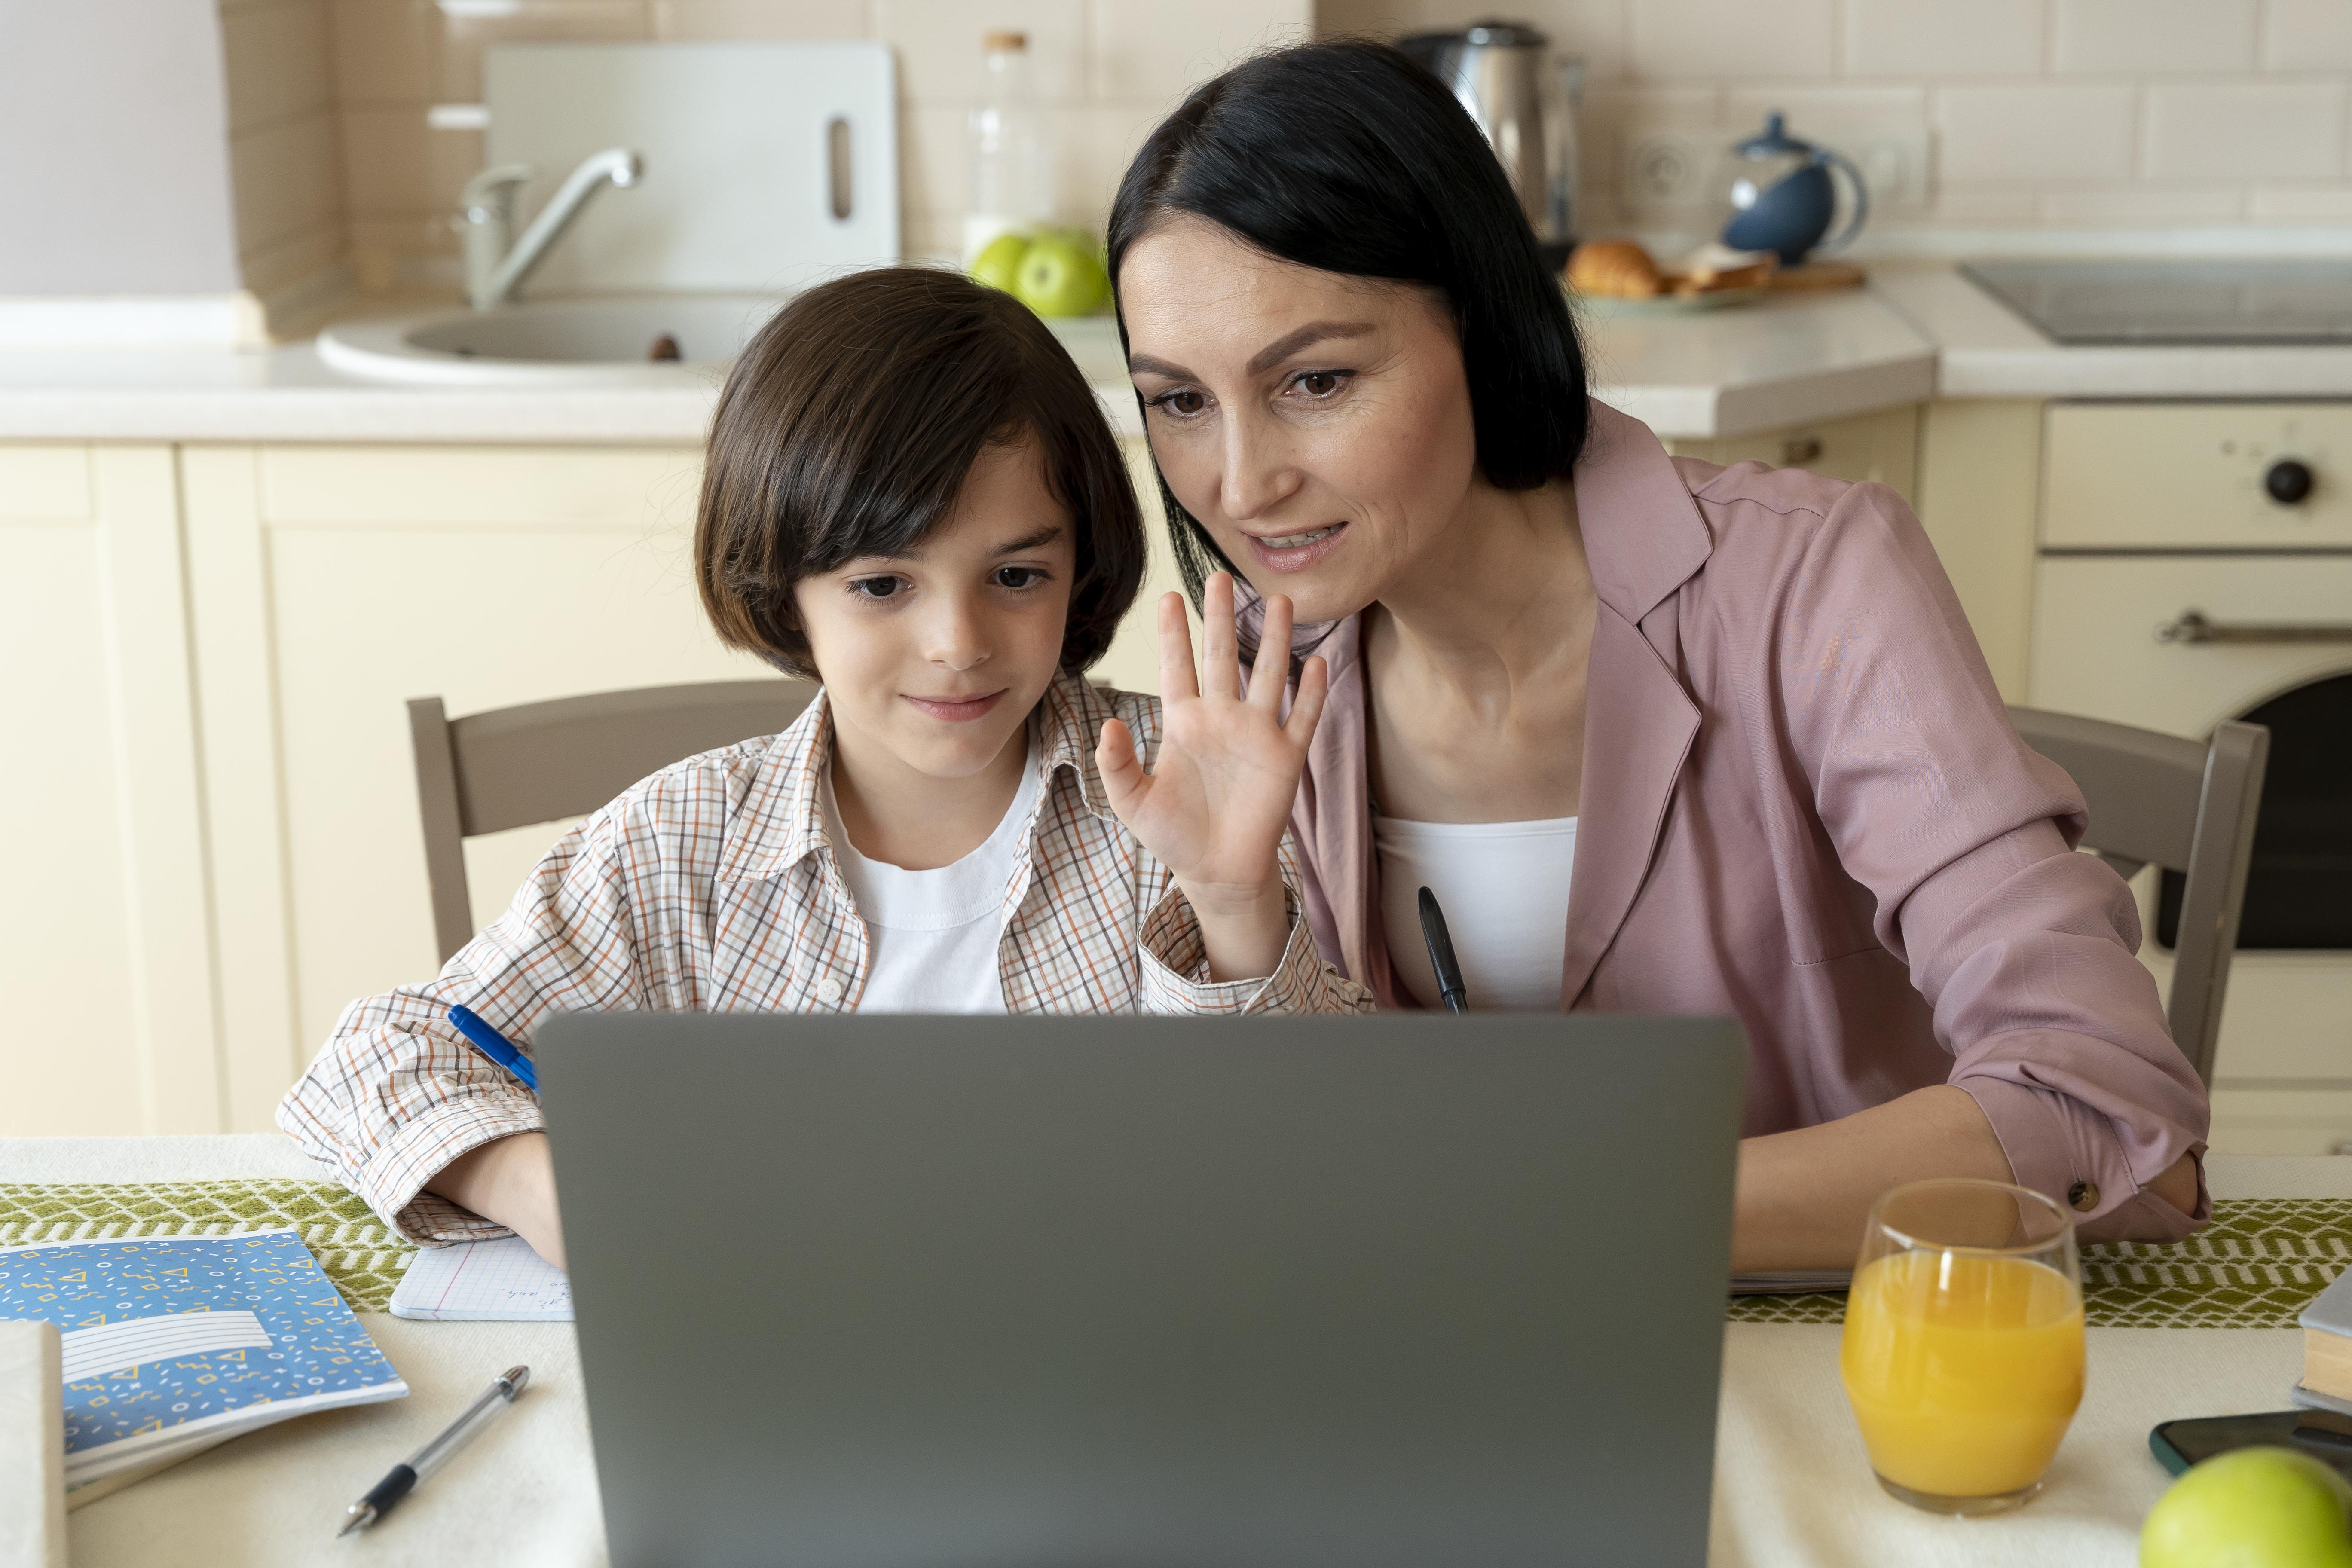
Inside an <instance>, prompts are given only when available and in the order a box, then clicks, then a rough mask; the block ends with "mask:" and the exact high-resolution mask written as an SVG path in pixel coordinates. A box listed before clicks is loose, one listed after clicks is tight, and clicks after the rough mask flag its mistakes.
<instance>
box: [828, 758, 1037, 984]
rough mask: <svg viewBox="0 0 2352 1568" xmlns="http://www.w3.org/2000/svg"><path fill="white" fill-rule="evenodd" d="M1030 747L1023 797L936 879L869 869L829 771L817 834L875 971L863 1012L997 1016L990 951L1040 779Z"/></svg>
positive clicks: (876, 866) (882, 864)
mask: <svg viewBox="0 0 2352 1568" xmlns="http://www.w3.org/2000/svg"><path fill="white" fill-rule="evenodd" d="M1039 762H1040V756H1039V752H1038V749H1037V738H1036V737H1035V736H1034V734H1033V735H1032V736H1031V737H1030V738H1029V761H1028V763H1027V765H1026V767H1025V769H1024V772H1023V773H1022V775H1021V788H1020V789H1019V791H1017V792H1016V793H1015V794H1014V795H1013V804H1012V805H1010V806H1008V807H1006V808H1005V812H1004V820H1003V821H1002V822H999V823H998V824H997V825H996V831H995V832H993V833H991V834H990V835H989V836H988V837H987V839H986V841H985V842H983V843H982V845H981V846H980V847H979V848H977V849H974V850H973V851H972V852H971V854H969V855H967V856H965V857H964V858H962V859H961V860H958V861H956V862H955V863H954V864H953V865H950V866H941V867H940V868H938V869H937V870H931V871H909V870H908V869H907V868H904V867H902V866H893V865H890V864H889V863H887V861H882V860H869V859H867V858H866V857H865V856H863V855H860V854H859V853H858V852H857V847H856V845H854V844H852V843H850V841H849V834H848V831H847V830H846V829H845V828H844V827H843V826H842V825H841V807H840V806H839V805H837V804H836V803H835V800H834V795H833V770H832V768H831V767H827V768H826V769H825V770H824V780H823V783H822V785H821V788H820V793H821V794H822V795H823V796H824V830H825V834H826V836H827V837H829V838H831V839H832V841H833V854H834V859H835V861H836V862H837V863H838V864H839V865H840V867H841V879H842V880H843V881H845V882H846V883H848V884H849V896H850V897H851V898H852V899H854V900H856V903H857V912H858V914H859V916H860V917H861V918H863V919H864V921H866V941H867V942H868V943H869V945H870V956H871V959H872V962H871V963H870V964H869V965H868V966H867V969H866V990H865V993H864V994H862V995H861V996H859V998H858V1000H857V1010H858V1011H859V1012H861V1013H1002V1012H1003V1011H1004V983H1003V978H1002V976H1001V975H1000V973H999V972H998V969H997V947H998V945H999V943H1000V942H1003V936H1004V891H1005V889H1006V888H1007V887H1008V886H1010V885H1011V883H1012V881H1013V869H1014V867H1015V863H1016V858H1017V857H1018V856H1019V854H1020V851H1021V834H1022V830H1023V829H1024V828H1025V827H1026V826H1028V825H1029V816H1030V813H1031V810H1032V808H1033V807H1034V805H1035V804H1036V800H1037V792H1038V789H1039V787H1040V784H1041V780H1042V775H1043V772H1044V770H1043V769H1042V768H1041V767H1040V765H1039Z"/></svg>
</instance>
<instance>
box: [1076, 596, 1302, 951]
mask: <svg viewBox="0 0 2352 1568" xmlns="http://www.w3.org/2000/svg"><path fill="white" fill-rule="evenodd" d="M1202 601H1203V602H1202V638H1201V642H1202V650H1201V651H1202V668H1201V672H1200V675H1199V677H1198V678H1197V679H1196V678H1195V675H1194V672H1193V668H1192V634H1191V633H1190V631H1188V630H1187V628H1186V626H1185V624H1184V602H1183V600H1182V599H1181V598H1179V597H1178V596H1177V595H1174V594H1170V595H1165V596H1164V597H1162V598H1161V600H1160V707H1161V710H1162V718H1161V725H1160V755H1159V759H1158V762H1159V769H1158V771H1157V772H1156V773H1146V772H1144V770H1143V764H1142V763H1139V762H1137V761H1136V759H1135V741H1134V738H1133V737H1132V736H1131V735H1130V734H1129V732H1128V728H1127V726H1126V725H1125V724H1122V723H1120V722H1119V721H1118V720H1116V719H1114V720H1112V721H1110V722H1109V723H1108V724H1106V725H1104V726H1103V732H1102V740H1101V742H1100V744H1098V745H1097V747H1096V749H1095V765H1096V766H1097V768H1098V769H1099V770H1100V771H1101V773H1102V778H1103V785H1104V787H1105V789H1106V790H1107V791H1108V793H1109V795H1110V804H1111V809H1112V810H1113V811H1115V812H1117V813H1118V819H1119V820H1120V821H1121V822H1123V823H1125V824H1127V826H1128V830H1129V832H1131V833H1133V834H1134V835H1135V836H1136V837H1138V838H1139V839H1141V840H1142V841H1143V845H1144V847H1146V848H1148V849H1150V851H1151V852H1152V853H1153V854H1154V855H1157V856H1158V857H1160V863H1161V864H1162V865H1164V866H1166V867H1167V868H1168V869H1169V870H1170V871H1171V873H1173V874H1174V876H1175V878H1176V882H1177V886H1179V887H1180V888H1181V889H1183V892H1184V897H1185V899H1186V900H1188V901H1189V902H1190V903H1191V904H1192V912H1193V914H1194V915H1195V916H1196V917H1197V918H1198V919H1199V921H1200V922H1201V935H1202V942H1204V944H1205V945H1206V947H1207V949H1208V955H1209V973H1210V975H1211V977H1212V978H1213V979H1218V980H1238V979H1246V978H1255V977H1256V976H1259V975H1265V974H1271V973H1274V968H1275V965H1276V963H1279V962H1280V960H1281V958H1282V950H1283V948H1284V946H1285V945H1286V943H1287V942H1288V941H1289V937H1290V917H1289V910H1288V907H1287V904H1286V900H1285V899H1284V897H1283V889H1282V868H1281V860H1280V856H1279V850H1280V848H1281V845H1282V834H1283V829H1284V828H1285V827H1286V826H1288V825H1289V822H1290V805H1291V802H1292V801H1293V800H1294V799H1295V798H1296V797H1297V794H1298V780H1299V776H1300V775H1301V774H1302V773H1305V772H1306V769H1307V742H1308V741H1309V740H1311V739H1313V737H1314V734H1315V725H1316V722H1317V721H1318V720H1319V719H1320V718H1321V717H1322V715H1323V699H1324V696H1325V693H1326V689H1327V687H1328V679H1329V676H1328V668H1327V667H1326V666H1325V664H1324V662H1323V659H1322V658H1321V657H1320V656H1318V657H1315V658H1309V659H1308V660H1307V663H1306V667H1305V668H1303V669H1302V670H1301V671H1300V673H1299V677H1298V691H1297V696H1296V697H1295V698H1293V699H1292V701H1291V705H1290V719H1289V721H1288V722H1287V723H1286V722H1284V721H1283V718H1282V692H1283V678H1284V676H1285V674H1286V667H1287V666H1288V664H1289V660H1290V600H1289V598H1288V597H1287V596H1286V595H1275V596H1274V597H1272V598H1270V599H1268V600H1267V601H1266V604H1265V639H1264V641H1262V642H1261V643H1260V644H1259V645H1258V650H1257V659H1256V662H1255V665H1254V666H1253V667H1252V668H1251V670H1250V675H1249V681H1248V685H1247V687H1246V689H1244V685H1243V682H1242V674H1241V653H1240V642H1239V639H1238V637H1237V636H1236V635H1235V630H1234V580H1233V577H1232V576H1231V575H1230V574H1226V573H1223V572H1220V573H1218V574H1216V575H1214V576H1213V577H1211V578H1210V579H1209V581H1208V584H1207V590H1206V592H1205V593H1204V594H1203V595H1202Z"/></svg>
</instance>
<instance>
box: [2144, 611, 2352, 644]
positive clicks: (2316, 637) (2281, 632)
mask: <svg viewBox="0 0 2352 1568" xmlns="http://www.w3.org/2000/svg"><path fill="white" fill-rule="evenodd" d="M2156 640H2157V641H2158V642H2170V643H2206V642H2352V621H2311V622H2305V623H2303V624H2301V625H2297V624H2295V623H2294V622H2292V621H2278V622H2270V621H2257V622H2252V623H2248V622H2242V621H2241V622H2230V621H2209V620H2207V619H2206V618H2205V616H2204V613H2203V612H2202V611H2199V610H2183V611H2181V612H2180V614H2179V615H2178V616H2174V617H2173V618H2172V619H2170V620H2168V621H2167V622H2165V623H2164V624H2163V625H2162V626H2158V627H2157V628H2156Z"/></svg>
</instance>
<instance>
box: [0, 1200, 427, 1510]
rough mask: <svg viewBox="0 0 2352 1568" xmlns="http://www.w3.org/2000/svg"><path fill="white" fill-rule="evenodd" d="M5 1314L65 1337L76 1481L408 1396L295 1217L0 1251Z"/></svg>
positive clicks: (140, 1471) (122, 1474)
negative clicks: (263, 1225) (300, 1418)
mask: <svg viewBox="0 0 2352 1568" xmlns="http://www.w3.org/2000/svg"><path fill="white" fill-rule="evenodd" d="M0 1318H19V1319H21V1318H37V1319H43V1320H46V1321H49V1322H52V1323H55V1324H56V1325H57V1326H58V1331H59V1332H60V1334H61V1335H62V1337H63V1339H64V1341H65V1402H66V1488H67V1489H68V1491H73V1490H76V1489H80V1488H84V1487H88V1486H90V1485H91V1484H92V1483H95V1482H99V1481H102V1480H106V1479H110V1478H116V1479H123V1478H128V1477H131V1476H135V1475H145V1474H148V1473H151V1472H152V1471H154V1470H158V1469H161V1468H163V1467H164V1466H165V1465H168V1464H173V1463H176V1462H177V1461H179V1460H181V1459H184V1458H188V1457H190V1456H191V1455H193V1454H195V1453H198V1452H201V1451H202V1450H204V1449H205V1448H209V1447H212V1446H213V1445H214V1444H215V1443H219V1442H224V1441H226V1439H228V1438H230V1437H234V1436H238V1435H239V1434H241V1433H245V1432H250V1431H253V1430H254V1429H255V1428H257V1427H260V1426H269V1425H270V1424H272V1423H274V1422H278V1421H284V1420H286V1419H288V1418H289V1417H291V1416H296V1415H309V1414H310V1412H312V1411H315V1410H334V1409H339V1408H341V1407H342V1406H344V1405H368V1404H373V1403H374V1402H376V1401H378V1400H384V1399H399V1398H402V1397H404V1395H405V1394H407V1393H408V1385H407V1384H404V1383H403V1382H402V1381H401V1380H400V1373H398V1372H397V1371H396V1370H394V1367H393V1364H392V1363H390V1362H388V1361H386V1360H385V1359H384V1357H383V1352H382V1351H380V1350H378V1349H377V1348H376V1344H375V1342H374V1341H373V1340H372V1339H370V1338H369V1337H368V1333H367V1331H366V1330H365V1329H363V1328H362V1327H361V1326H360V1321H359V1320H358V1319H357V1318H356V1317H354V1316H352V1310H351V1309H350V1308H349V1307H347V1306H345V1305H344V1304H343V1299H342V1298H341V1296H340V1295H338V1294H336V1292H335V1288H334V1286H333V1285H332V1284H331V1283H330V1282H329V1280H328V1279H327V1277H326V1276H325V1275H324V1274H322V1273H320V1269H319V1265H318V1262H317V1260H316V1259H314V1258H312V1257H311V1256H310V1248H308V1247H304V1246H303V1245H302V1238H301V1237H300V1236H299V1235H298V1234H297V1233H296V1232H294V1231H293V1230H290V1229H280V1230H262V1231H251V1232H247V1233H246V1234H244V1235H241V1236H207V1237H133V1238H130V1239H126V1240H121V1241H45V1242H36V1243H34V1244H32V1245H30V1246H27V1247H0Z"/></svg>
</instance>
